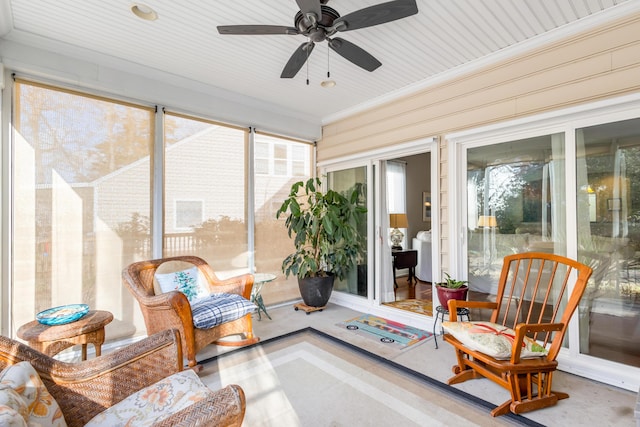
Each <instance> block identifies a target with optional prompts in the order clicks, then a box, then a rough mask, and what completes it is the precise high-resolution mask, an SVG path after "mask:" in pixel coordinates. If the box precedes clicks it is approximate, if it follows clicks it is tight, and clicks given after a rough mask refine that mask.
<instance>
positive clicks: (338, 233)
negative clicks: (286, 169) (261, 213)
mask: <svg viewBox="0 0 640 427" xmlns="http://www.w3.org/2000/svg"><path fill="white" fill-rule="evenodd" d="M321 184H322V181H320V179H319V178H311V179H309V180H308V181H307V182H306V183H304V182H302V181H300V182H296V183H295V184H293V186H292V187H291V192H290V193H289V196H288V197H287V198H286V199H285V201H284V202H283V203H282V206H281V207H280V208H279V209H278V212H277V213H276V217H277V218H279V217H280V215H285V216H286V223H285V225H286V227H287V230H288V233H289V237H294V245H295V251H294V252H293V253H292V254H290V255H289V256H287V257H286V258H285V259H284V261H283V262H282V271H283V272H284V273H285V275H286V276H287V277H289V275H295V276H297V277H298V286H299V288H300V294H301V296H302V300H303V301H304V303H305V305H307V306H309V307H324V306H325V305H326V304H327V302H328V301H329V298H330V296H331V291H332V290H333V281H334V279H335V278H337V279H345V278H346V277H347V274H348V273H349V272H350V271H355V270H356V267H357V261H358V257H359V254H360V249H361V247H362V244H363V238H362V236H361V235H360V233H359V231H358V225H359V224H360V223H361V222H362V221H363V220H364V218H365V216H364V214H365V213H366V211H367V210H366V208H365V207H363V206H362V203H361V199H360V196H361V191H362V189H361V187H360V186H354V187H353V188H351V189H350V190H349V191H347V192H346V194H341V193H338V192H336V191H334V190H327V191H326V192H322V191H321V190H320V188H321Z"/></svg>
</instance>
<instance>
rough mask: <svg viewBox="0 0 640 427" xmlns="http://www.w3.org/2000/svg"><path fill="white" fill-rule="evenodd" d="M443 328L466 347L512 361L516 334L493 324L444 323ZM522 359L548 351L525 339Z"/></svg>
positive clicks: (538, 355)
mask: <svg viewBox="0 0 640 427" xmlns="http://www.w3.org/2000/svg"><path fill="white" fill-rule="evenodd" d="M442 327H443V328H444V330H445V331H447V332H449V333H450V334H451V335H453V336H454V338H456V339H457V340H458V341H460V342H461V343H462V344H463V345H464V346H465V347H468V348H470V349H471V350H476V351H479V352H481V353H484V354H486V355H488V356H491V357H493V358H495V359H510V358H511V348H512V346H513V340H514V339H515V335H516V332H515V331H514V330H513V329H511V328H507V327H506V326H503V325H499V324H497V323H491V322H480V321H478V322H442ZM522 345H523V347H522V350H521V352H520V357H521V358H523V359H526V358H531V357H540V356H546V355H547V353H548V352H547V350H546V349H545V348H544V347H542V346H541V345H540V344H538V343H537V342H536V341H535V340H532V339H531V338H529V337H524V342H523V343H522Z"/></svg>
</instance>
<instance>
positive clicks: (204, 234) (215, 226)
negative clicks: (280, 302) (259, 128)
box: [163, 113, 248, 277]
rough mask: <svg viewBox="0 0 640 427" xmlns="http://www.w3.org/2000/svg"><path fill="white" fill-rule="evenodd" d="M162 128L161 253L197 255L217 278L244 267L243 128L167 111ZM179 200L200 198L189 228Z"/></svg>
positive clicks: (241, 271)
mask: <svg viewBox="0 0 640 427" xmlns="http://www.w3.org/2000/svg"><path fill="white" fill-rule="evenodd" d="M165 133H166V137H165V140H167V141H173V143H172V144H167V145H166V147H165V171H164V177H165V178H164V179H165V194H164V200H165V205H164V240H163V255H164V256H165V257H169V256H177V255H193V254H196V255H198V256H200V257H202V258H204V259H205V260H206V261H207V262H208V263H209V264H210V265H211V266H212V267H213V269H214V270H215V271H216V273H217V274H219V275H220V276H221V277H227V276H231V275H236V274H239V273H244V272H247V271H248V257H247V254H248V243H247V242H248V234H247V222H246V197H247V196H246V188H247V184H246V178H245V177H246V164H247V161H246V146H245V145H246V144H245V139H246V136H247V130H246V129H239V128H234V127H229V126H223V125H221V124H218V123H213V122H207V121H204V120H199V119H195V118H190V117H185V116H180V115H175V114H171V113H166V114H165ZM177 135H180V136H181V138H179V137H178V136H177ZM178 200H200V201H201V206H202V212H201V214H200V215H196V214H195V213H194V212H192V217H191V221H190V222H192V223H191V224H189V230H185V229H184V228H183V227H178V226H177V225H184V223H183V221H184V219H180V218H178V216H179V215H181V214H183V213H184V212H183V211H182V212H180V211H178V209H177V206H178V204H177V203H176V201H178ZM178 220H179V221H178Z"/></svg>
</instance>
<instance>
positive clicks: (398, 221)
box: [389, 213, 409, 251]
mask: <svg viewBox="0 0 640 427" xmlns="http://www.w3.org/2000/svg"><path fill="white" fill-rule="evenodd" d="M389 226H390V227H391V228H393V230H391V233H390V234H389V236H390V237H391V243H392V246H391V250H394V251H401V250H402V246H401V245H400V243H402V239H403V238H404V233H403V232H402V231H400V230H398V228H407V227H408V226H409V223H408V222H407V214H403V213H402V214H389Z"/></svg>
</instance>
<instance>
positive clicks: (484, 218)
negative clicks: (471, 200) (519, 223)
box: [478, 215, 498, 228]
mask: <svg viewBox="0 0 640 427" xmlns="http://www.w3.org/2000/svg"><path fill="white" fill-rule="evenodd" d="M497 226H498V221H497V220H496V217H495V216H493V215H481V216H480V218H478V227H489V228H492V227H497Z"/></svg>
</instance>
